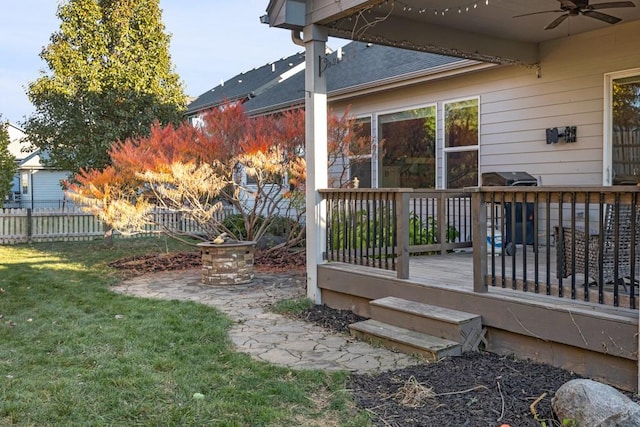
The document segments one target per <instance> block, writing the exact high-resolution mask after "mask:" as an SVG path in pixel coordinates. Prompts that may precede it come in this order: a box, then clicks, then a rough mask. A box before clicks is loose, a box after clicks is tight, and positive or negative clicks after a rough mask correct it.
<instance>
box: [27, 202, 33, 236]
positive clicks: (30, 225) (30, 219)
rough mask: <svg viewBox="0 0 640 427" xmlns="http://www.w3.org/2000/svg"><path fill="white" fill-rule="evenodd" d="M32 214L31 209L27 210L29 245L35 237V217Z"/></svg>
mask: <svg viewBox="0 0 640 427" xmlns="http://www.w3.org/2000/svg"><path fill="white" fill-rule="evenodd" d="M31 213H32V212H31V208H27V243H31V236H32V235H33V215H32V214H31Z"/></svg>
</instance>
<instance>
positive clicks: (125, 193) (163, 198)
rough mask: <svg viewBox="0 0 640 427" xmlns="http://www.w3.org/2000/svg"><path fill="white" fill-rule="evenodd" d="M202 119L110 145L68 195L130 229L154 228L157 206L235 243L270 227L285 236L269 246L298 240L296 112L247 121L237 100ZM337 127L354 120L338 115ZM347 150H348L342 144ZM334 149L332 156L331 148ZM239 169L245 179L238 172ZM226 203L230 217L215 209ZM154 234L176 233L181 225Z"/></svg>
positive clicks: (299, 124) (207, 234) (300, 204)
mask: <svg viewBox="0 0 640 427" xmlns="http://www.w3.org/2000/svg"><path fill="white" fill-rule="evenodd" d="M203 121H204V126H202V127H197V128H196V127H193V126H191V125H189V124H187V123H183V124H182V125H181V126H179V127H177V128H176V127H174V126H172V125H167V126H164V127H163V126H161V125H160V124H158V123H156V124H155V125H154V126H153V127H152V129H151V132H150V135H149V136H148V137H140V138H135V139H129V140H127V141H124V142H119V143H117V144H115V145H114V146H113V147H112V149H111V150H110V151H109V156H110V161H111V165H110V166H108V167H106V168H105V169H104V170H102V171H99V170H82V171H81V172H80V173H79V174H77V175H76V177H75V183H73V184H70V185H69V187H68V190H69V191H68V194H69V197H71V199H72V200H73V201H74V202H76V203H77V204H78V205H80V206H83V209H84V210H85V211H87V212H90V213H92V214H94V215H96V216H98V218H100V219H101V220H103V221H105V222H106V223H108V224H110V225H111V226H112V227H114V228H115V229H117V230H119V231H121V232H126V233H135V232H138V231H142V230H144V229H145V227H147V226H148V225H155V226H156V227H158V226H160V227H162V226H163V225H162V224H160V223H157V222H156V221H155V219H154V215H153V212H154V210H155V209H157V208H163V209H169V210H171V211H172V212H179V213H180V214H181V215H182V217H183V218H184V219H186V220H190V221H194V222H196V223H197V224H198V226H199V229H200V230H202V231H203V232H204V235H203V236H194V237H201V238H202V239H204V240H213V239H214V238H215V237H217V236H218V235H220V234H222V233H226V235H228V237H229V238H231V239H236V240H260V239H261V238H262V237H263V236H265V235H268V234H275V233H273V230H274V227H275V225H276V224H277V225H278V226H279V228H280V231H281V233H282V231H283V230H282V229H284V233H282V234H284V236H282V237H284V239H283V241H281V242H279V244H277V245H275V246H274V247H273V248H272V250H279V249H286V248H290V247H292V246H296V245H300V244H301V243H302V242H303V239H304V227H302V226H301V225H300V224H301V223H302V216H303V215H304V214H305V206H304V190H305V179H306V165H305V162H304V157H303V156H304V111H303V110H295V111H289V112H284V113H280V114H278V115H272V116H261V117H254V118H250V117H248V116H247V115H246V113H245V112H244V109H243V107H242V105H241V104H228V105H225V106H224V107H222V108H218V109H214V110H212V111H211V112H210V113H208V114H207V115H206V116H205V117H204V118H203ZM330 123H333V124H334V126H336V127H338V128H339V127H343V126H353V125H354V121H353V120H352V119H349V118H348V117H346V116H343V117H341V118H337V117H332V119H331V121H330ZM330 132H331V133H332V134H333V135H342V136H339V137H335V138H332V140H333V141H334V142H335V144H332V147H334V151H335V150H336V149H338V148H339V149H341V150H348V145H349V143H351V145H353V142H354V141H353V139H350V138H349V137H347V136H346V135H347V133H348V131H345V130H344V129H336V128H331V129H330ZM346 154H347V155H348V154H349V152H348V151H347V152H346ZM334 155H335V153H334ZM243 175H245V176H246V179H242V176H243ZM223 206H230V207H233V210H234V211H235V212H237V217H236V219H237V221H226V220H225V219H224V218H223V217H222V216H221V215H220V210H221V209H222V207H223ZM161 231H163V232H165V233H167V234H169V235H171V236H172V237H177V238H180V235H181V233H182V232H181V230H180V229H179V228H170V227H165V228H161Z"/></svg>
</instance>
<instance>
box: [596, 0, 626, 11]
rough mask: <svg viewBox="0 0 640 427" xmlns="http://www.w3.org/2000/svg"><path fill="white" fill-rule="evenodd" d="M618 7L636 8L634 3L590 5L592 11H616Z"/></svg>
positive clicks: (614, 2)
mask: <svg viewBox="0 0 640 427" xmlns="http://www.w3.org/2000/svg"><path fill="white" fill-rule="evenodd" d="M617 7H636V5H635V3H633V2H632V1H610V2H606V3H596V4H591V5H589V7H588V8H589V9H590V10H596V9H615V8H617Z"/></svg>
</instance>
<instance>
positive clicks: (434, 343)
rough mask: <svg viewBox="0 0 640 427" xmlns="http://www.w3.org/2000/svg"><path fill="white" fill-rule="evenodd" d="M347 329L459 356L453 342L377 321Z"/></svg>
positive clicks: (456, 345) (366, 321) (455, 344)
mask: <svg viewBox="0 0 640 427" xmlns="http://www.w3.org/2000/svg"><path fill="white" fill-rule="evenodd" d="M349 328H350V329H351V330H354V331H358V332H361V333H364V334H368V335H371V336H374V337H377V338H383V339H385V340H388V341H392V342H396V343H402V344H405V345H409V346H411V347H414V348H416V349H420V350H425V351H428V352H433V353H440V352H442V351H447V350H452V351H454V352H456V350H455V349H458V351H457V354H460V352H459V348H460V344H458V343H457V342H455V341H451V340H447V339H444V338H438V337H434V336H433V335H428V334H424V333H422V332H416V331H412V330H409V329H404V328H400V327H398V326H393V325H389V324H387V323H383V322H379V321H377V320H372V319H369V320H364V321H362V322H357V323H353V324H351V325H349Z"/></svg>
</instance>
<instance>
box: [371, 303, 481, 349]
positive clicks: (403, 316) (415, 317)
mask: <svg viewBox="0 0 640 427" xmlns="http://www.w3.org/2000/svg"><path fill="white" fill-rule="evenodd" d="M369 305H370V307H371V318H372V319H375V320H378V321H380V322H383V323H388V324H390V325H394V326H399V327H402V328H405V329H410V330H412V331H416V332H422V333H424V334H428V335H433V336H436V337H439V338H443V339H447V340H451V341H455V342H457V343H459V344H460V345H461V346H462V351H463V352H465V351H477V350H478V346H479V345H480V343H481V342H482V341H483V340H484V333H485V332H484V330H483V329H482V319H481V317H480V316H478V315H476V314H471V313H466V312H463V311H459V310H452V309H449V308H444V307H438V306H435V305H429V304H424V303H421V302H416V301H409V300H405V299H402V298H396V297H385V298H380V299H377V300H373V301H370V302H369Z"/></svg>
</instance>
